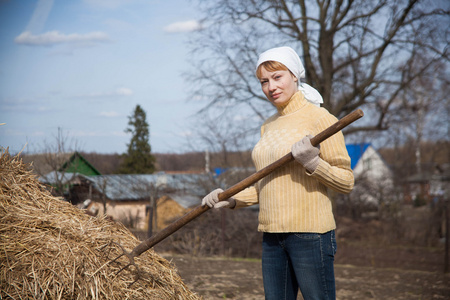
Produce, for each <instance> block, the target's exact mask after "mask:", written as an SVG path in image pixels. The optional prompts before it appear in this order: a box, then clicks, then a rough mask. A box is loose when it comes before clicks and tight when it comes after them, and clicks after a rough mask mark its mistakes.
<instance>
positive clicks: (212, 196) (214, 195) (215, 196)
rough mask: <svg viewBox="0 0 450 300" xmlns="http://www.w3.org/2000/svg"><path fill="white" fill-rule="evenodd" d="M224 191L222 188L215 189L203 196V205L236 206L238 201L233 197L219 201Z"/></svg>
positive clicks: (213, 206) (214, 206)
mask: <svg viewBox="0 0 450 300" xmlns="http://www.w3.org/2000/svg"><path fill="white" fill-rule="evenodd" d="M222 192H223V190H222V189H215V190H214V191H212V192H211V193H209V194H208V195H206V196H205V197H204V198H203V200H202V205H208V206H209V207H211V208H224V207H228V208H234V207H235V206H236V201H235V200H234V199H233V198H229V199H226V200H223V201H219V194H220V193H222Z"/></svg>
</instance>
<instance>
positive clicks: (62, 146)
mask: <svg viewBox="0 0 450 300" xmlns="http://www.w3.org/2000/svg"><path fill="white" fill-rule="evenodd" d="M77 149H78V143H77V141H76V140H71V139H70V138H69V136H68V135H67V134H65V133H64V132H63V130H62V128H59V127H58V133H57V135H56V136H54V140H53V141H45V142H44V144H43V145H42V146H41V150H40V151H39V152H41V154H39V155H30V159H33V161H34V162H33V167H34V171H35V172H36V173H37V174H38V175H39V176H40V177H41V178H42V180H43V181H45V182H48V183H51V185H52V187H53V190H52V192H53V193H54V194H55V195H57V196H64V197H65V198H67V199H70V195H69V194H68V193H70V188H69V184H68V183H69V182H71V181H72V180H74V178H75V176H76V170H77V168H78V166H77V165H76V164H72V165H71V168H72V171H70V172H66V170H65V169H64V168H63V166H64V163H66V162H67V161H68V160H69V158H70V156H71V155H72V154H73V153H74V152H75V151H77Z"/></svg>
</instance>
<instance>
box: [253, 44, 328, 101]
mask: <svg viewBox="0 0 450 300" xmlns="http://www.w3.org/2000/svg"><path fill="white" fill-rule="evenodd" d="M266 61H277V62H280V63H282V64H283V65H285V66H286V67H287V68H288V69H289V71H291V72H292V74H294V75H295V77H297V79H298V89H299V91H302V93H303V95H304V96H305V99H306V100H308V101H309V102H311V103H313V104H315V105H317V106H320V103H323V98H322V96H321V95H320V93H319V92H318V91H317V90H316V89H315V88H313V87H312V86H310V85H309V84H307V83H304V82H303V83H302V82H301V80H300V79H301V78H305V68H304V67H303V64H302V62H301V60H300V57H299V56H298V54H297V53H296V52H295V51H294V49H292V48H291V47H278V48H272V49H269V50H267V51H265V52H263V53H261V54H260V55H259V59H258V62H257V64H256V69H258V67H259V65H260V64H262V63H263V62H266Z"/></svg>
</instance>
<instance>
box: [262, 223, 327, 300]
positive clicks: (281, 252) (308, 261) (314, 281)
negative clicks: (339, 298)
mask: <svg viewBox="0 0 450 300" xmlns="http://www.w3.org/2000/svg"><path fill="white" fill-rule="evenodd" d="M335 254H336V236H335V232H334V230H332V231H329V232H327V233H324V234H319V233H264V236H263V253H262V272H263V282H264V293H265V296H266V299H268V300H282V299H285V300H291V299H292V300H295V299H297V293H298V289H299V288H300V291H301V293H302V295H303V298H304V299H305V300H312V299H314V300H316V299H317V300H318V299H327V300H328V299H336V287H335V280H334V265H333V264H334V255H335Z"/></svg>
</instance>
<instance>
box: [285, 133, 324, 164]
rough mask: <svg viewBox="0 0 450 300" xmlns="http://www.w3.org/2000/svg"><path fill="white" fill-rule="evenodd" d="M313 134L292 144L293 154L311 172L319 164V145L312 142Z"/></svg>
mask: <svg viewBox="0 0 450 300" xmlns="http://www.w3.org/2000/svg"><path fill="white" fill-rule="evenodd" d="M311 138H312V136H311V135H307V136H305V137H304V138H302V139H301V140H300V141H298V142H297V143H295V144H294V145H293V146H292V149H291V151H292V156H293V157H294V159H295V160H296V161H298V162H299V163H300V164H301V165H302V166H303V167H305V169H306V170H308V171H309V172H310V173H314V171H315V170H316V168H317V166H318V165H319V162H320V158H319V153H320V149H319V147H318V146H317V147H314V146H313V145H312V144H311Z"/></svg>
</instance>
